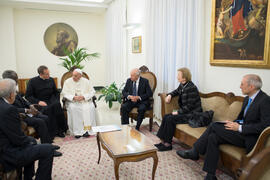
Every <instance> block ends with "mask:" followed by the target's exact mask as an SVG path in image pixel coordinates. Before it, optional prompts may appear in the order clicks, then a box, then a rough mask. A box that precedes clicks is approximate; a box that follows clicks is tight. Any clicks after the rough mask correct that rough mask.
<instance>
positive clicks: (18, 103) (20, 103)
mask: <svg viewBox="0 0 270 180" xmlns="http://www.w3.org/2000/svg"><path fill="white" fill-rule="evenodd" d="M13 105H14V106H15V107H17V110H18V111H19V113H25V109H29V106H30V105H31V104H30V103H29V102H28V101H26V100H24V99H23V98H22V97H21V96H20V95H19V94H17V95H16V99H15V101H14V103H13Z"/></svg>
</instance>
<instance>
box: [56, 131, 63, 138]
mask: <svg viewBox="0 0 270 180" xmlns="http://www.w3.org/2000/svg"><path fill="white" fill-rule="evenodd" d="M56 136H58V137H61V138H64V137H65V134H64V133H63V132H61V133H57V135H56Z"/></svg>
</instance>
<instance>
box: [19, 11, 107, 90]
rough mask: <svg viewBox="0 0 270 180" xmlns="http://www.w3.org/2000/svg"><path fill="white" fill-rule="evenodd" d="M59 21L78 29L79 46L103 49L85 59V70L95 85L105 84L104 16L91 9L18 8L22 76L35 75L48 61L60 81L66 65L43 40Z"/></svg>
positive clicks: (20, 73)
mask: <svg viewBox="0 0 270 180" xmlns="http://www.w3.org/2000/svg"><path fill="white" fill-rule="evenodd" d="M57 22H63V23H67V24H69V25H71V26H72V27H73V28H74V29H75V31H76V32H77V35H78V39H79V42H78V47H85V48H87V49H88V50H89V52H90V53H93V52H99V53H101V58H99V59H96V60H93V61H88V62H85V63H84V64H85V68H84V71H85V72H86V73H87V74H88V75H89V76H90V78H91V80H92V83H93V85H94V86H97V85H104V82H105V59H104V57H105V55H104V53H105V39H104V37H105V36H104V16H103V15H94V14H89V13H75V12H74V13H72V12H56V11H44V10H27V9H15V10H14V27H15V40H16V57H17V72H18V74H19V76H20V77H21V78H29V77H33V76H36V75H37V72H36V69H37V67H38V66H39V65H46V66H48V68H49V69H50V72H51V76H53V77H57V78H58V79H59V81H58V82H59V83H60V78H61V76H62V74H63V73H65V72H66V69H65V68H63V67H61V66H59V65H58V64H59V63H60V62H61V61H60V60H59V59H58V57H57V56H54V55H53V54H51V53H50V52H49V51H48V50H47V49H46V47H45V45H44V42H43V35H44V33H45V31H46V29H47V28H48V27H49V26H50V25H52V24H54V23H57Z"/></svg>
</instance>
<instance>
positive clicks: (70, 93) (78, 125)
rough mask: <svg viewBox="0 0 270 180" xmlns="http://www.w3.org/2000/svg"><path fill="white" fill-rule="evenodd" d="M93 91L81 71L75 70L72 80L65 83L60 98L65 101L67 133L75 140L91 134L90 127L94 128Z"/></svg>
mask: <svg viewBox="0 0 270 180" xmlns="http://www.w3.org/2000/svg"><path fill="white" fill-rule="evenodd" d="M94 94H95V90H94V89H93V87H92V86H91V84H90V81H89V80H87V79H86V78H84V77H82V70H80V69H75V70H74V71H73V73H72V78H69V79H67V80H66V81H65V83H64V87H63V90H62V97H64V98H65V99H67V100H68V101H67V103H66V107H67V115H68V126H69V131H70V133H71V134H72V135H74V136H75V138H80V137H81V136H83V137H88V136H90V135H92V134H93V132H92V130H91V127H92V126H96V120H95V107H94V104H93V102H92V97H93V96H94Z"/></svg>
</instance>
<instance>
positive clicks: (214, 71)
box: [200, 0, 270, 95]
mask: <svg viewBox="0 0 270 180" xmlns="http://www.w3.org/2000/svg"><path fill="white" fill-rule="evenodd" d="M204 1H205V8H204V9H205V23H204V24H205V29H204V32H205V39H204V52H205V54H204V57H203V63H204V66H202V67H200V68H201V70H202V75H203V76H204V77H203V82H202V81H201V82H200V88H201V91H202V92H212V91H222V92H226V93H227V92H233V93H235V94H236V95H242V93H241V90H240V88H239V86H240V81H241V79H242V77H243V75H245V74H250V73H252V74H258V75H259V76H260V77H261V78H262V81H263V88H262V89H263V90H264V91H265V92H266V93H268V94H270V83H269V80H268V79H269V76H270V70H269V69H254V68H234V67H222V66H210V64H209V59H210V38H211V1H209V0H204Z"/></svg>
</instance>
